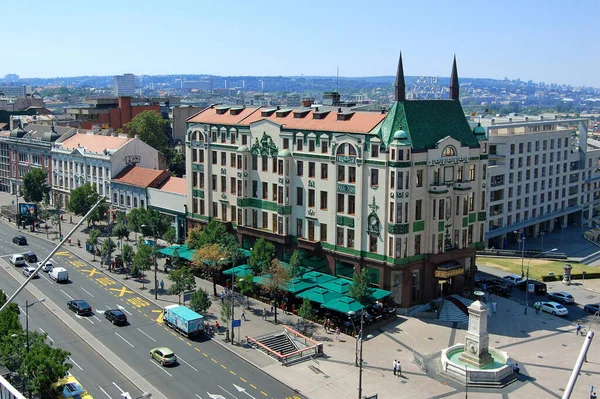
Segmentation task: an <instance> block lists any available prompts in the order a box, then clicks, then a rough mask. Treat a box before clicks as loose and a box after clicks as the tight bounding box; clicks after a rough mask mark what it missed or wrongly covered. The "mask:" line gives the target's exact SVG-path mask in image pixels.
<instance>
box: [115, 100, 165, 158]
mask: <svg viewBox="0 0 600 399" xmlns="http://www.w3.org/2000/svg"><path fill="white" fill-rule="evenodd" d="M168 125H169V122H168V121H166V120H165V119H164V118H163V117H162V116H161V115H160V114H159V113H158V112H156V111H150V110H148V111H144V112H142V113H140V114H138V115H136V117H135V118H133V119H132V120H131V122H129V123H127V124H126V125H125V127H126V128H127V129H128V130H129V137H136V136H137V137H138V138H139V139H140V140H142V141H143V142H144V143H146V144H148V145H149V146H151V147H153V148H155V149H157V150H158V151H160V152H162V153H163V154H165V153H166V151H167V148H168V147H169V136H167V127H168ZM165 155H166V154H165Z"/></svg>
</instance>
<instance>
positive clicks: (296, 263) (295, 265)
mask: <svg viewBox="0 0 600 399" xmlns="http://www.w3.org/2000/svg"><path fill="white" fill-rule="evenodd" d="M301 263H302V252H300V251H298V250H297V249H296V250H294V253H292V257H291V258H290V269H289V272H290V277H291V278H294V277H300V275H301V274H302V266H301V265H300V264H301Z"/></svg>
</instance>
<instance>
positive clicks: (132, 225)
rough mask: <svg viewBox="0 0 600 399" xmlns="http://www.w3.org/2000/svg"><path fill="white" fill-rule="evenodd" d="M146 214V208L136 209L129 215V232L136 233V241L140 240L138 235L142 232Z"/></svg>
mask: <svg viewBox="0 0 600 399" xmlns="http://www.w3.org/2000/svg"><path fill="white" fill-rule="evenodd" d="M145 212H146V209H144V208H134V209H132V210H131V211H129V214H128V215H127V227H129V230H131V231H133V232H135V239H136V241H137V239H138V237H137V234H138V233H141V232H142V224H144V214H145Z"/></svg>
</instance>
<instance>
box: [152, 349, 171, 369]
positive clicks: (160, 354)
mask: <svg viewBox="0 0 600 399" xmlns="http://www.w3.org/2000/svg"><path fill="white" fill-rule="evenodd" d="M150 358H151V359H154V360H156V361H157V362H159V363H160V364H162V365H163V366H170V365H173V364H176V363H177V357H176V356H175V353H173V351H172V350H171V349H169V348H165V347H162V348H154V349H152V350H151V351H150Z"/></svg>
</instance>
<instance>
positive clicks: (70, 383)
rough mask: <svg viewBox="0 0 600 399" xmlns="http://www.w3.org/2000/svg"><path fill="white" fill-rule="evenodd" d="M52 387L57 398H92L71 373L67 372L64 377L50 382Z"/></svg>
mask: <svg viewBox="0 0 600 399" xmlns="http://www.w3.org/2000/svg"><path fill="white" fill-rule="evenodd" d="M52 388H54V391H55V392H56V397H57V399H73V398H81V399H94V398H92V396H91V395H90V394H89V393H88V392H87V391H86V390H85V389H84V388H83V387H82V386H81V384H80V383H79V381H77V378H75V376H74V375H73V374H71V373H67V375H66V376H65V377H64V378H61V379H60V380H58V381H57V382H55V383H54V384H52Z"/></svg>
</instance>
